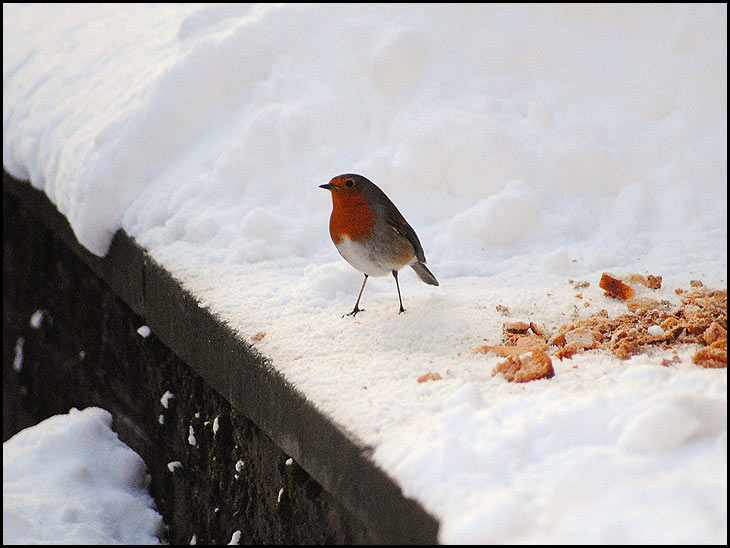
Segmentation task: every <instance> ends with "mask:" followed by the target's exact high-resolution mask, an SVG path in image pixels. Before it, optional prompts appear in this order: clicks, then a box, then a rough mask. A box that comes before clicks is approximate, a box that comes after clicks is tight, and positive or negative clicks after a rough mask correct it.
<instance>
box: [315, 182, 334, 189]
mask: <svg viewBox="0 0 730 548" xmlns="http://www.w3.org/2000/svg"><path fill="white" fill-rule="evenodd" d="M319 188H326V189H327V190H332V189H333V188H337V187H336V186H335V185H333V184H332V183H327V184H326V185H319Z"/></svg>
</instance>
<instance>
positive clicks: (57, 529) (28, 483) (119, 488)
mask: <svg viewBox="0 0 730 548" xmlns="http://www.w3.org/2000/svg"><path fill="white" fill-rule="evenodd" d="M111 423H112V417H111V414H110V413H109V412H108V411H105V410H103V409H99V408H95V407H89V408H87V409H85V410H83V411H79V410H78V409H71V411H70V412H69V413H68V414H67V415H56V416H53V417H51V418H49V419H46V420H44V421H43V422H41V423H39V424H36V425H35V426H32V427H30V428H26V429H25V430H22V431H21V432H19V433H18V434H16V435H15V436H13V437H12V438H10V439H9V440H8V441H6V442H5V443H3V544H92V543H93V544H160V540H159V536H160V535H161V534H162V532H163V528H164V523H163V521H162V517H161V516H160V515H159V514H158V513H157V510H156V509H155V504H154V501H153V500H152V497H150V495H149V493H148V492H147V489H148V486H149V480H150V478H149V476H148V475H147V472H146V468H145V464H144V462H143V461H142V458H141V457H140V456H139V455H137V453H135V452H134V451H132V450H131V449H130V448H129V447H127V446H126V445H125V444H124V443H122V442H121V441H119V438H118V437H117V434H116V433H115V432H114V431H112V429H111Z"/></svg>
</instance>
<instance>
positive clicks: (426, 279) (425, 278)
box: [411, 262, 439, 285]
mask: <svg viewBox="0 0 730 548" xmlns="http://www.w3.org/2000/svg"><path fill="white" fill-rule="evenodd" d="M411 268H412V269H413V270H415V271H416V274H418V277H419V278H421V281H422V282H423V283H426V284H428V285H438V284H439V282H438V280H437V279H436V276H434V275H433V274H431V271H430V270H429V269H428V267H427V266H426V265H425V264H423V263H421V262H417V263H413V264H412V265H411Z"/></svg>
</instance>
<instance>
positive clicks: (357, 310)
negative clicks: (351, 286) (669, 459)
mask: <svg viewBox="0 0 730 548" xmlns="http://www.w3.org/2000/svg"><path fill="white" fill-rule="evenodd" d="M367 281H368V275H367V274H365V279H364V280H363V281H362V287H361V288H360V294H359V295H358V296H357V302H356V303H355V308H353V309H352V312H350V313H348V314H344V315H343V316H342V317H343V318H344V317H345V316H352V317H353V318H354V317H355V315H356V314H357V313H358V312H360V311H361V309H360V308H359V305H360V297H362V292H363V290H364V289H365V282H367Z"/></svg>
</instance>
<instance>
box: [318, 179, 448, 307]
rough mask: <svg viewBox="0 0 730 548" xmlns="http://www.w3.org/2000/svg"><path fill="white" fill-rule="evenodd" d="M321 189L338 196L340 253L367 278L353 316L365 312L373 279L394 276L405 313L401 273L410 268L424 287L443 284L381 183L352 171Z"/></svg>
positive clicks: (335, 224) (335, 222)
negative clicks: (365, 297)
mask: <svg viewBox="0 0 730 548" xmlns="http://www.w3.org/2000/svg"><path fill="white" fill-rule="evenodd" d="M319 187H320V188H326V189H327V190H329V191H330V192H331V193H332V215H331V216H330V236H331V237H332V241H333V242H334V244H335V247H337V251H339V252H340V255H342V257H343V258H344V259H345V260H346V261H347V262H348V263H350V264H351V265H352V266H354V267H355V268H357V269H358V270H359V271H360V272H362V273H363V274H365V279H364V280H363V282H362V287H361V288H360V294H359V295H358V296H357V302H356V303H355V308H353V309H352V312H350V313H348V314H347V316H355V315H356V314H357V313H358V312H360V311H361V309H360V307H359V305H360V297H362V292H363V290H364V289H365V282H367V281H368V276H386V275H387V274H389V273H391V274H393V277H394V278H395V287H396V289H398V302H399V303H400V311H399V313H400V312H405V308H403V299H401V296H400V285H399V284H398V270H400V269H401V268H403V267H404V266H406V265H409V266H410V267H411V268H413V270H415V271H416V274H418V277H419V278H421V280H422V281H423V282H424V283H427V284H430V285H438V284H439V283H438V281H437V280H436V277H435V276H434V275H433V274H431V271H430V270H429V269H428V268H427V267H426V256H425V255H424V254H423V248H422V247H421V242H420V241H419V240H418V236H416V232H415V230H413V228H411V225H409V224H408V222H407V221H406V220H405V219H404V218H403V215H401V213H400V211H398V208H396V207H395V205H394V204H393V202H391V201H390V199H389V198H388V197H387V196H386V195H385V193H384V192H383V191H382V190H380V189H379V188H378V187H377V186H376V185H375V184H373V183H372V182H370V181H369V180H368V179H366V178H365V177H363V176H362V175H355V174H354V173H346V174H345V175H338V176H337V177H335V178H334V179H332V180H331V181H330V182H329V183H327V184H326V185H319ZM343 317H344V316H343Z"/></svg>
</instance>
